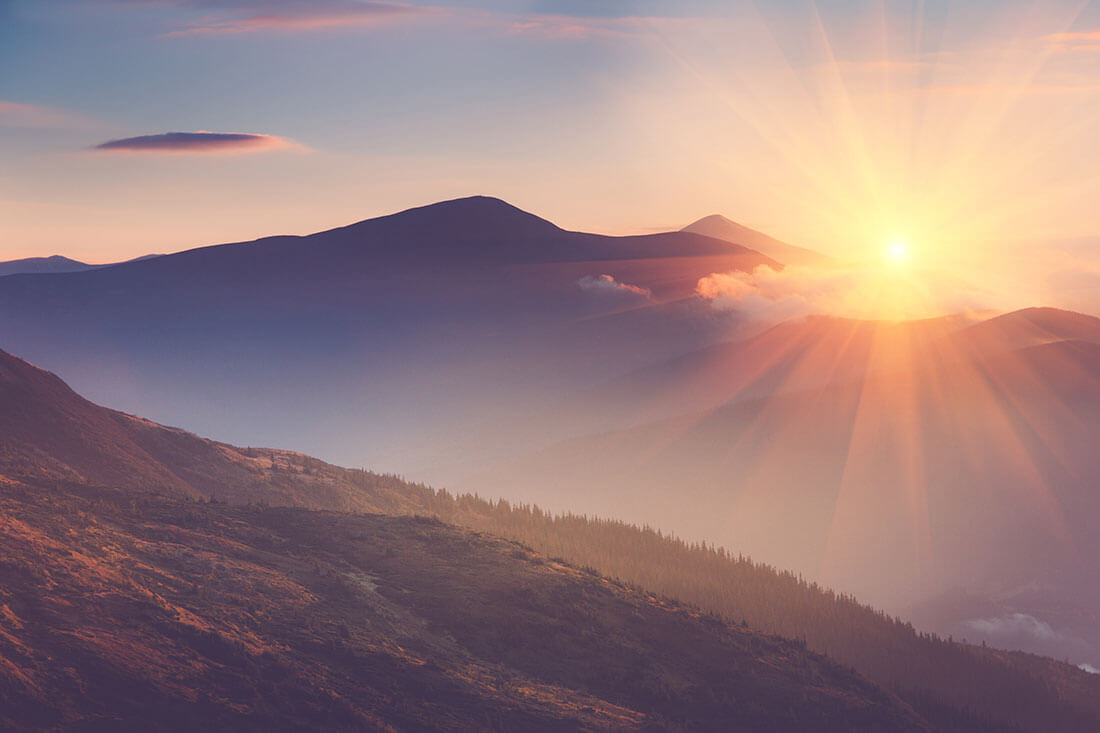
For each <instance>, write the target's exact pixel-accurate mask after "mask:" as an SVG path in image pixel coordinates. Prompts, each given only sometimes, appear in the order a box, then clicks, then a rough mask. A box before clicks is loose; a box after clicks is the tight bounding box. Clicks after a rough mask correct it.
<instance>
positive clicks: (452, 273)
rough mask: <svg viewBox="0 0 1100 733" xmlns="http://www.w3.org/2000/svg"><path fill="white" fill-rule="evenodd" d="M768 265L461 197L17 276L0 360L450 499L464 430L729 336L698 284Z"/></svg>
mask: <svg viewBox="0 0 1100 733" xmlns="http://www.w3.org/2000/svg"><path fill="white" fill-rule="evenodd" d="M762 264H766V265H768V266H771V267H776V268H778V267H781V266H782V265H781V263H779V262H776V261H775V260H773V259H771V258H769V257H767V256H766V255H763V254H760V253H758V252H756V251H754V250H751V249H748V248H746V247H742V246H739V245H735V244H731V243H728V242H724V241H722V240H718V239H714V238H710V237H706V236H703V235H699V234H693V233H686V232H668V233H663V234H653V235H646V236H631V237H612V236H604V235H598V234H589V233H584V232H571V231H565V230H563V229H561V228H560V227H557V226H555V225H554V224H552V223H551V222H549V221H547V220H545V219H543V218H540V217H538V216H535V215H533V214H529V213H526V212H524V211H521V210H520V209H518V208H516V207H514V206H512V205H510V204H508V203H506V202H504V201H501V200H500V199H496V198H492V197H485V196H475V197H468V198H463V199H456V200H453V201H445V202H440V203H437V204H432V205H429V206H424V207H418V208H415V209H409V210H406V211H403V212H399V213H396V214H392V215H389V216H383V217H378V218H374V219H368V220H366V221H361V222H357V223H354V224H350V225H348V226H345V227H340V228H336V229H331V230H327V231H323V232H318V233H316V234H311V235H307V236H275V237H265V238H262V239H258V240H255V241H251V242H240V243H232V244H223V245H215V246H209V247H200V248H196V249H191V250H187V251H184V252H178V253H175V254H170V255H165V256H162V257H158V258H155V259H152V260H148V261H142V262H130V263H125V264H120V265H116V266H113V267H109V268H102V269H96V270H90V271H86V272H79V273H68V274H63V275H61V274H59V275H11V276H8V277H5V278H3V279H2V280H0V343H4V344H6V346H7V347H8V348H9V349H11V350H13V351H15V352H17V353H20V354H23V355H25V356H27V357H28V358H30V359H31V360H32V361H34V362H35V363H37V364H41V365H43V366H45V367H46V368H49V369H53V370H55V371H58V372H62V373H64V374H66V375H67V377H68V378H69V380H70V381H71V382H72V383H73V384H74V386H76V387H77V388H78V389H79V390H80V391H81V392H82V393H84V394H88V395H89V396H91V397H92V398H93V399H96V400H99V401H102V402H106V403H110V404H115V405H118V406H119V407H120V408H121V409H124V410H127V411H130V412H134V413H139V414H145V415H150V416H153V417H155V418H157V419H159V420H161V421H162V422H170V423H172V424H178V425H184V426H186V427H188V428H190V429H193V430H197V431H200V432H203V433H205V434H208V435H215V436H217V437H219V438H224V439H227V440H233V439H238V441H243V440H246V439H256V440H260V441H263V442H264V443H266V444H268V445H289V444H292V443H293V442H294V441H295V440H300V439H301V438H300V437H299V433H298V431H293V432H292V431H290V430H289V429H288V428H287V427H286V426H287V425H288V421H287V420H285V419H284V416H287V415H290V414H294V415H296V419H298V420H304V421H306V422H307V423H309V424H312V425H313V426H314V429H313V430H311V431H307V435H308V436H310V437H307V443H306V445H304V446H303V447H304V448H305V449H307V450H309V451H310V452H312V453H315V454H316V453H322V454H325V455H326V456H327V457H329V458H332V459H334V460H336V459H340V460H341V462H344V463H349V464H358V463H371V464H373V465H382V466H384V467H387V468H392V469H393V470H404V471H409V472H410V473H412V474H413V475H417V476H422V477H425V478H430V479H432V480H436V481H446V480H447V479H448V478H454V477H455V476H456V475H457V473H458V471H457V470H456V469H454V468H453V466H454V464H455V463H456V462H461V461H466V460H469V457H468V456H469V454H468V452H467V451H464V450H463V451H452V452H448V451H450V450H451V449H450V444H452V443H453V439H452V438H451V437H450V434H453V431H454V430H458V429H460V426H463V425H470V424H473V423H486V422H490V421H492V420H493V419H494V418H495V417H496V412H498V411H500V410H504V409H507V408H508V407H509V406H510V405H513V404H519V403H520V401H522V400H528V399H530V398H531V397H532V395H537V396H539V397H541V396H542V395H543V394H550V393H553V392H556V391H568V390H573V389H575V385H578V384H583V383H588V382H595V381H599V380H601V379H605V378H607V377H609V376H611V375H612V374H614V373H617V372H618V371H620V370H623V369H629V368H632V367H637V366H641V365H643V364H646V363H649V362H652V361H658V360H661V359H664V358H667V357H669V356H671V355H674V354H676V353H680V352H682V351H687V350H692V349H694V348H697V347H698V346H701V345H704V344H706V343H709V342H711V341H713V340H716V339H719V338H721V337H722V336H723V334H725V333H726V332H727V331H728V329H729V327H730V326H729V324H730V323H732V322H733V321H735V318H733V317H721V318H720V317H716V316H715V315H714V314H713V313H712V311H711V309H710V308H709V306H708V305H707V304H706V303H705V302H702V301H701V299H700V298H698V297H696V295H695V290H696V286H697V284H698V282H699V280H700V278H703V277H706V276H707V275H710V274H712V273H714V272H728V271H731V270H746V271H747V270H751V269H753V268H755V267H757V266H759V265H762ZM318 376H320V379H317V377H318ZM307 383H310V384H311V385H312V386H311V388H310V389H307V390H299V389H296V388H295V387H294V385H299V384H307ZM276 394H277V395H278V399H272V395H276ZM511 397H514V399H510V398H511ZM421 403H424V408H423V409H421V408H418V407H416V405H419V404H421ZM212 405H218V407H217V408H216V409H215V410H211V409H210V408H211V406H212ZM429 405H430V408H429V407H428V406H429ZM382 426H385V430H383V429H382ZM427 435H433V436H439V437H438V443H437V444H429V443H427V442H426V441H425V436H427ZM312 441H316V442H312ZM452 455H453V456H454V457H453V458H452V457H451V456H452Z"/></svg>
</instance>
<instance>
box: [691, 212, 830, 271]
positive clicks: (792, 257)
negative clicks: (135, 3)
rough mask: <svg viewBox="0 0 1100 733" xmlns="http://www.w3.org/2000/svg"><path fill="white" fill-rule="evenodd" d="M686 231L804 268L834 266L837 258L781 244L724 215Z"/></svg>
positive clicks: (705, 217)
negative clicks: (736, 245)
mask: <svg viewBox="0 0 1100 733" xmlns="http://www.w3.org/2000/svg"><path fill="white" fill-rule="evenodd" d="M680 231H682V232H694V233H696V234H703V235H705V236H708V237H714V238H715V239H721V240H724V241H727V242H733V243H735V244H740V245H741V246H743V247H749V248H751V249H754V250H756V251H757V252H763V253H764V254H766V255H768V256H769V257H772V258H774V259H776V260H779V261H780V262H783V263H785V264H788V265H799V266H803V267H823V266H827V265H830V264H833V262H834V261H833V259H832V258H831V257H829V256H827V255H823V254H821V253H820V252H815V251H813V250H811V249H806V248H804V247H796V246H794V245H793V244H787V243H786V242H781V241H779V240H778V239H776V238H774V237H769V236H768V235H767V234H764V233H762V232H758V231H756V230H755V229H750V228H749V227H747V226H744V225H743V224H738V223H737V222H735V221H731V220H730V219H727V218H726V217H724V216H722V215H721V214H712V215H710V216H704V217H703V218H702V219H699V220H697V221H694V222H692V223H691V224H688V225H687V226H686V227H684V228H683V229H681V230H680Z"/></svg>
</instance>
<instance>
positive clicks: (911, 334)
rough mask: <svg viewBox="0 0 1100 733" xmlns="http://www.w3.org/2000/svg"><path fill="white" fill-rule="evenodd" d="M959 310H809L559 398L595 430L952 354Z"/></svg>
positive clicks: (571, 417) (573, 420) (965, 322)
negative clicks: (893, 316) (851, 314)
mask: <svg viewBox="0 0 1100 733" xmlns="http://www.w3.org/2000/svg"><path fill="white" fill-rule="evenodd" d="M971 323H972V321H971V319H970V318H968V317H966V316H949V317H942V318H932V319H926V320H920V321H901V322H893V321H868V320H855V319H847V318H836V317H832V316H808V317H805V318H800V319H796V320H793V321H784V322H782V323H779V324H777V325H775V326H772V327H770V328H767V329H765V330H764V331H762V332H761V333H758V334H756V335H753V336H751V337H749V338H745V339H739V340H735V341H727V342H723V343H718V344H714V345H712V346H708V347H706V348H703V349H700V350H698V351H693V352H691V353H688V354H684V355H682V356H678V357H675V358H673V359H669V360H667V361H664V362H661V363H658V364H654V365H651V366H648V367H645V368H643V369H639V370H636V371H633V372H630V373H628V374H624V375H621V376H618V377H616V378H614V379H612V380H609V381H608V382H606V383H603V384H600V385H598V386H596V387H593V388H591V389H588V390H585V391H584V392H582V393H580V394H578V395H575V396H572V397H571V398H569V399H568V400H566V401H565V404H564V405H563V408H562V409H563V410H564V411H565V414H566V417H563V418H562V420H563V421H568V422H569V423H570V424H572V425H574V433H577V432H581V428H587V429H588V431H589V432H602V431H605V430H609V429H613V428H621V427H624V426H629V425H638V424H642V423H646V422H652V421H654V420H659V419H662V418H666V417H673V416H676V415H683V414H687V413H691V412H697V411H701V410H707V409H711V408H715V407H719V406H721V405H724V404H727V403H731V402H734V401H737V400H746V399H751V398H759V397H766V396H768V395H772V394H779V393H784V392H795V391H799V390H806V389H810V388H814V387H822V386H824V385H827V384H832V383H836V382H843V381H851V380H853V379H860V378H863V377H865V376H866V375H868V374H873V373H878V372H889V371H896V370H898V369H904V368H910V367H912V366H913V365H914V364H918V363H919V364H931V363H936V362H938V361H940V360H944V359H950V358H953V357H952V356H951V354H950V352H949V351H948V350H945V349H944V348H943V343H944V341H945V340H946V339H947V338H949V337H950V336H951V335H952V334H954V333H955V332H957V331H959V330H960V329H963V328H965V327H967V326H969V325H970V324H971Z"/></svg>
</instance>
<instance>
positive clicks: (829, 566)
mask: <svg viewBox="0 0 1100 733" xmlns="http://www.w3.org/2000/svg"><path fill="white" fill-rule="evenodd" d="M1098 434H1100V344H1096V343H1092V342H1087V341H1058V342H1052V343H1045V344H1040V345H1037V346H1031V347H1028V348H1025V349H1020V350H1016V351H1009V352H1003V351H1002V352H997V351H994V352H992V353H990V354H989V355H987V356H983V357H981V358H974V359H964V358H953V359H945V360H943V361H941V362H937V361H932V362H927V361H925V362H920V361H918V362H916V364H915V366H914V368H912V369H909V370H899V371H894V372H880V373H877V374H872V375H869V376H868V377H867V378H864V379H856V378H852V379H850V380H848V381H841V382H837V383H835V384H832V385H828V386H825V387H821V388H816V389H808V390H804V391H796V392H792V393H788V394H777V395H772V396H767V397H760V398H756V399H749V400H745V401H742V402H737V403H734V404H731V405H728V406H724V407H720V408H716V409H712V410H709V411H706V412H701V413H695V414H691V415H686V416H680V417H676V418H670V419H667V420H663V421H660V422H655V423H651V424H649V425H646V426H643V427H636V428H631V429H626V430H620V431H615V432H611V433H607V434H604V435H591V436H585V437H582V438H577V439H573V440H569V441H565V442H563V443H561V444H559V445H557V446H554V447H552V448H549V449H547V450H545V451H543V452H540V453H538V454H535V455H532V456H530V457H529V458H528V459H525V460H523V461H521V462H518V463H517V464H515V465H513V466H512V467H511V468H510V469H509V470H507V471H506V472H503V473H502V474H499V475H497V476H495V477H493V478H492V479H491V480H492V483H491V484H489V483H488V482H487V483H486V484H483V485H482V487H481V489H480V490H490V489H492V488H493V487H496V490H499V489H500V488H501V487H505V486H507V487H509V490H510V491H511V495H512V496H515V497H516V498H518V499H521V500H533V499H534V498H535V497H538V498H539V501H540V502H541V503H543V504H544V505H545V504H546V503H547V502H548V499H547V497H551V496H552V497H553V498H554V501H555V502H556V503H554V504H551V505H550V507H549V508H551V509H562V508H566V507H568V508H570V509H571V510H573V511H580V512H587V513H594V514H600V515H609V514H610V515H616V516H620V517H622V518H624V519H627V520H629V521H633V522H638V523H647V524H652V525H656V526H660V527H662V528H665V529H670V530H673V531H676V532H678V533H681V534H683V535H686V536H688V537H691V538H706V539H708V540H710V541H715V542H719V543H721V544H726V545H730V546H735V547H738V548H739V549H742V550H743V551H745V552H749V553H751V554H752V555H753V556H755V557H758V558H763V559H766V560H767V561H769V562H773V563H775V564H777V565H780V566H782V567H787V568H791V569H793V570H796V571H798V572H801V573H804V574H806V575H807V576H808V577H810V578H813V579H815V580H817V581H819V582H824V583H826V584H828V585H831V586H833V587H840V588H843V589H846V590H849V591H852V592H855V593H856V594H857V595H858V596H859V597H861V598H864V599H869V600H871V601H873V602H874V603H876V604H878V605H883V606H886V607H887V608H890V609H893V610H895V611H901V610H902V609H904V608H905V607H907V606H908V605H909V604H912V603H918V602H922V601H928V600H930V599H932V598H934V597H936V596H938V595H939V594H941V593H944V592H946V591H948V590H950V589H952V588H964V589H969V590H970V591H971V592H975V593H982V594H986V595H992V596H1000V597H1002V598H1009V597H1012V596H1014V595H1015V596H1017V597H1019V598H1021V599H1022V598H1024V597H1026V596H1022V595H1020V594H1019V593H1017V589H1023V588H1029V587H1031V588H1035V589H1038V591H1037V592H1036V593H1035V594H1034V595H1035V599H1033V600H1032V601H1031V602H1029V604H1028V605H1027V606H1020V607H1014V608H1006V609H1005V611H1004V613H1005V615H1006V616H1011V613H1016V612H1019V613H1026V614H1028V615H1030V616H1033V617H1034V618H1036V619H1038V620H1039V621H1038V623H1037V624H1036V625H1035V629H1036V630H1035V631H1034V633H1033V635H1032V636H1031V637H1030V638H1029V639H1028V643H1027V644H1026V645H1025V648H1028V649H1031V650H1033V651H1040V652H1042V651H1046V652H1047V653H1056V651H1061V652H1064V650H1065V649H1066V646H1067V643H1069V641H1070V640H1072V647H1073V649H1074V652H1073V653H1072V655H1071V656H1072V657H1073V658H1075V659H1077V660H1078V661H1080V662H1088V663H1092V660H1094V659H1096V658H1097V656H1098V655H1100V616H1098V615H1097V613H1096V611H1095V609H1096V608H1097V607H1098V605H1097V604H1098V602H1100V598H1098V597H1097V594H1096V593H1095V591H1094V589H1095V588H1097V587H1100V576H1098V575H1097V568H1096V566H1095V563H1093V562H1091V560H1090V558H1092V557H1095V555H1096V553H1100V545H1098V544H1097V540H1096V535H1095V532H1094V531H1093V530H1092V526H1093V524H1094V522H1095V521H1096V518H1097V517H1098V516H1100V495H1098V494H1097V493H1096V491H1095V487H1094V486H1093V481H1092V477H1094V476H1096V475H1098V473H1100V458H1098V457H1097V452H1096V450H1095V447H1094V445H1093V444H1094V442H1095V436H1096V435H1098ZM1021 602H1022V601H1021ZM958 621H959V622H962V621H970V622H972V623H971V624H970V628H971V633H970V634H968V636H970V638H983V637H982V629H983V628H992V627H995V626H997V624H996V623H994V621H995V619H986V618H982V617H977V618H971V619H959V620H958ZM986 621H988V623H986ZM1044 624H1046V626H1044ZM941 628H942V627H941ZM1048 628H1049V630H1046V629H1048ZM988 638H989V639H990V642H991V643H993V642H994V641H995V636H989V637H988Z"/></svg>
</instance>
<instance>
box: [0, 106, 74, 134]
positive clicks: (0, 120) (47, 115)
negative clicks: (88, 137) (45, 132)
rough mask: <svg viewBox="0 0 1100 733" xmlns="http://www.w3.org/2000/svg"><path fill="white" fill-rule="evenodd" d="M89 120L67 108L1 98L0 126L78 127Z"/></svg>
mask: <svg viewBox="0 0 1100 733" xmlns="http://www.w3.org/2000/svg"><path fill="white" fill-rule="evenodd" d="M87 122H88V121H87V120H85V119H84V118H82V117H80V116H79V115H75V114H73V113H71V112H66V111H65V110H60V109H55V108H53V107H43V106H40V105H37V104H23V103H21V102H6V101H4V100H2V99H0V127H31V128H43V127H45V128H60V127H77V126H80V125H83V124H87Z"/></svg>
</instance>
